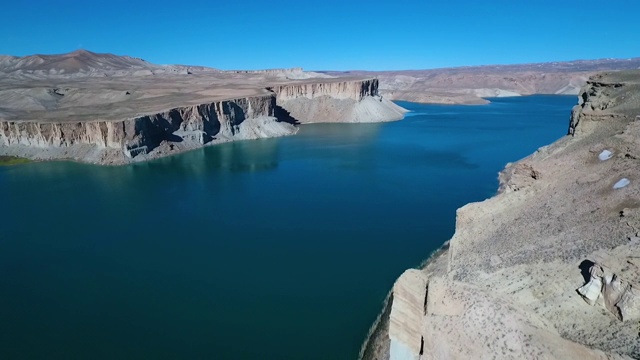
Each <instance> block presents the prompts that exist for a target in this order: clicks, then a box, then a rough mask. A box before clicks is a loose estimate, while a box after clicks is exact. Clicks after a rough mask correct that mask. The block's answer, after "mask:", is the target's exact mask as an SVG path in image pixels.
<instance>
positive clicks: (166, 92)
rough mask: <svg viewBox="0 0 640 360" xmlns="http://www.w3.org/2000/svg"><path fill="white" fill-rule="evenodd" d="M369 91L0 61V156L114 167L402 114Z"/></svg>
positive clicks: (231, 75) (78, 55)
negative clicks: (311, 126)
mask: <svg viewBox="0 0 640 360" xmlns="http://www.w3.org/2000/svg"><path fill="white" fill-rule="evenodd" d="M174 70H175V71H174ZM178 70H179V71H178ZM377 86H378V81H377V80H375V79H364V80H363V78H362V77H360V78H353V77H351V78H348V79H334V78H332V77H331V76H329V75H326V74H319V73H310V72H305V71H303V70H302V69H300V68H294V69H274V70H264V71H218V70H215V69H210V68H202V67H192V66H190V67H185V66H178V65H177V66H160V65H154V64H151V63H148V62H146V61H144V60H141V59H137V58H132V57H127V56H116V55H112V54H97V53H92V52H88V51H76V52H72V53H69V54H62V55H33V56H26V57H10V56H5V57H0V155H15V156H23V157H28V158H33V159H75V160H79V161H86V162H92V163H100V164H122V163H127V162H131V161H140V160H145V159H151V158H155V157H159V156H165V155H168V154H172V153H176V152H180V151H185V150H189V149H194V148H197V147H201V146H203V145H207V144H215V143H220V142H225V141H232V140H239V139H255V138H262V137H273V136H282V135H288V134H293V133H295V132H296V127H295V125H296V124H298V123H303V122H327V121H333V122H377V121H389V120H398V119H401V118H402V117H403V114H404V109H402V108H400V107H398V106H397V105H395V104H393V103H392V102H390V101H388V100H387V99H383V98H382V97H380V96H379V95H378V88H377ZM267 89H270V90H267Z"/></svg>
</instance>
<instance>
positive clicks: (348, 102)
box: [270, 79, 406, 123]
mask: <svg viewBox="0 0 640 360" xmlns="http://www.w3.org/2000/svg"><path fill="white" fill-rule="evenodd" d="M378 85H379V83H378V79H365V80H344V81H339V80H333V81H331V82H321V81H317V80H316V81H315V82H313V83H296V84H286V85H279V86H275V87H271V88H270V90H272V91H274V92H275V93H276V94H277V99H278V105H279V106H281V107H283V108H284V109H286V110H287V111H288V112H289V113H290V114H291V116H293V117H294V118H295V119H297V120H299V121H300V122H302V123H314V122H380V121H391V120H399V119H402V117H403V116H404V113H405V112H406V110H404V109H403V108H401V107H399V106H397V105H396V104H394V103H393V102H391V101H389V100H388V99H385V98H383V97H382V96H380V95H379V94H378Z"/></svg>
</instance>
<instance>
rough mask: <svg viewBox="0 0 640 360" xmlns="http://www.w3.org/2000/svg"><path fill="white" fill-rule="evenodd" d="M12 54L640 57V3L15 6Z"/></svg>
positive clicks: (377, 60) (327, 0)
mask: <svg viewBox="0 0 640 360" xmlns="http://www.w3.org/2000/svg"><path fill="white" fill-rule="evenodd" d="M2 15H3V16H2V20H1V21H0V54H9V55H20V56H22V55H29V54H35V53H40V54H56V53H65V52H69V51H73V50H76V49H79V48H83V49H87V50H91V51H94V52H110V53H114V54H118V55H131V56H136V57H141V58H144V59H146V60H148V61H151V62H154V63H159V64H173V63H178V64H189V65H206V66H212V67H217V68H221V69H260V68H277V67H294V66H302V67H304V68H305V69H309V70H348V69H351V70H353V69H365V70H392V69H425V68H436V67H448V66H461V65H480V64H509V63H527V62H542V61H554V60H573V59H594V58H605V57H615V58H628V57H638V56H640V1H638V0H597V1H596V0H579V1H578V0H554V1H549V0H484V1H481V0H464V1H463V0H446V1H442V0H438V1H433V0H431V1H430V0H389V1H377V0H372V1H360V0H320V1H305V0H299V1H293V0H285V1H280V0H235V1H224V2H223V1H219V0H212V1H192V0H182V1H175V0H174V1H163V0H127V1H122V0H111V1H91V0H85V1H79V0H58V1H51V0H46V1H45V0H7V1H4V2H3V5H2Z"/></svg>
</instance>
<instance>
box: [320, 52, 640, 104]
mask: <svg viewBox="0 0 640 360" xmlns="http://www.w3.org/2000/svg"><path fill="white" fill-rule="evenodd" d="M639 68H640V58H633V59H600V60H579V61H564V62H550V63H534V64H520V65H486V66H467V67H458V68H443V69H429V70H402V71H347V72H331V71H329V72H326V73H327V74H329V75H332V76H345V75H348V76H354V75H357V76H375V77H377V78H378V79H380V93H381V95H383V96H384V97H385V98H387V99H390V100H405V101H412V102H422V103H438V104H486V103H488V100H486V99H485V98H487V97H505V96H520V95H532V94H565V95H574V94H578V92H579V91H580V88H581V87H582V86H583V85H584V84H585V83H586V81H587V79H588V78H589V77H590V76H592V75H595V74H596V73H598V72H601V71H609V70H629V69H639Z"/></svg>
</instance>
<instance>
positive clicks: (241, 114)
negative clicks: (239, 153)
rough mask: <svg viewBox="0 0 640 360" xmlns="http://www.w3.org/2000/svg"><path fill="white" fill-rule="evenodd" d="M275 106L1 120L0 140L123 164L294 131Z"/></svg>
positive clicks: (45, 152) (259, 102)
mask: <svg viewBox="0 0 640 360" xmlns="http://www.w3.org/2000/svg"><path fill="white" fill-rule="evenodd" d="M275 106H276V104H275V97H274V96H273V95H265V96H255V97H247V98H240V99H231V100H224V101H216V102H211V103H205V104H199V105H193V106H185V107H178V108H173V109H171V110H167V111H163V112H159V113H156V114H150V115H144V116H140V117H137V118H133V119H127V120H121V121H87V122H34V121H0V146H4V147H5V150H4V151H2V152H3V153H6V154H16V155H17V154H22V153H23V152H24V153H26V154H27V155H28V156H29V155H31V154H36V155H31V157H34V158H37V159H49V158H56V157H58V156H60V155H61V154H66V155H65V156H67V157H71V158H75V159H77V160H82V161H89V162H97V163H111V164H120V163H126V162H130V161H136V160H144V159H148V158H153V157H157V156H161V155H166V154H169V153H172V152H177V151H184V150H188V149H193V148H197V147H200V146H203V145H205V144H209V143H220V142H225V141H231V140H244V139H256V138H261V137H273V136H282V135H288V134H293V133H295V131H296V128H295V127H294V126H293V125H292V124H289V123H285V122H279V121H278V119H276V118H275V117H274V111H275ZM87 147H94V149H93V151H92V152H91V157H90V158H85V157H86V156H87V154H86V148H87ZM12 149H13V150H14V152H12V151H11V150H12ZM38 149H39V150H41V151H37V150H38ZM74 154H75V155H74Z"/></svg>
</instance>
